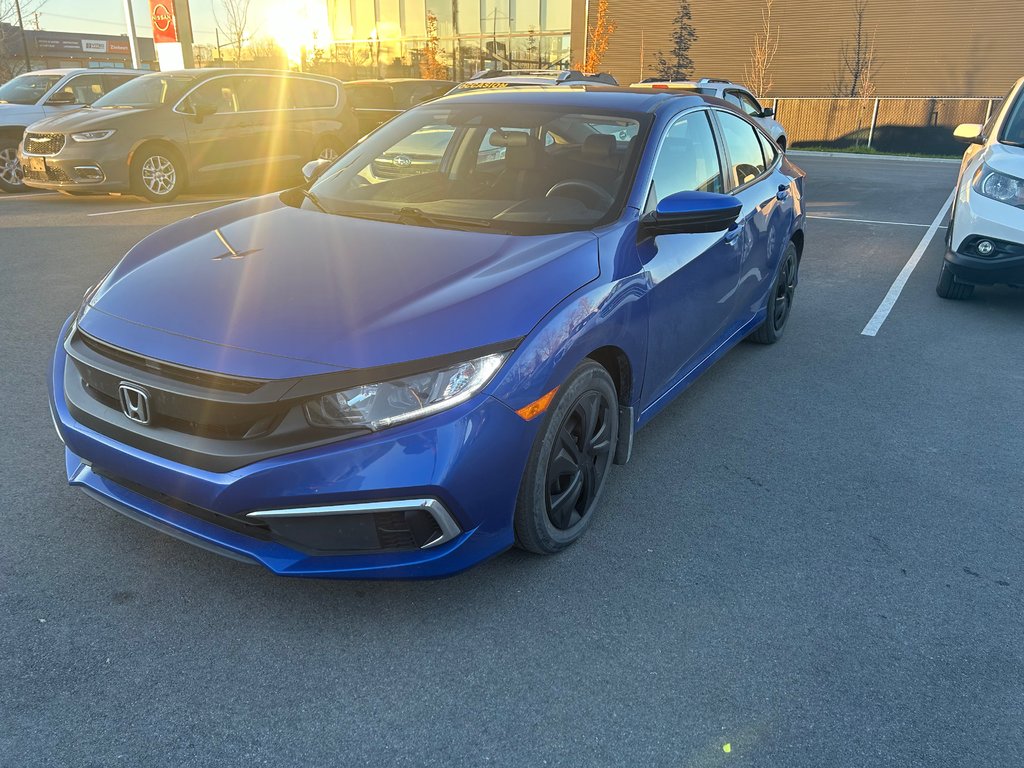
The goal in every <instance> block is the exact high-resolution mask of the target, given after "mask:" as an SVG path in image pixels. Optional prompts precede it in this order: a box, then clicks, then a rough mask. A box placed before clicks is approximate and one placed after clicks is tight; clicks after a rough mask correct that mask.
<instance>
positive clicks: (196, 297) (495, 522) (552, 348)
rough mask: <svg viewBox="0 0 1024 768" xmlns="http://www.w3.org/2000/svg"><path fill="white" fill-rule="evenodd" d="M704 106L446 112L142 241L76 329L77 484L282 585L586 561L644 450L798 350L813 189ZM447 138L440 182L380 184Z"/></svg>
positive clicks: (679, 99)
mask: <svg viewBox="0 0 1024 768" xmlns="http://www.w3.org/2000/svg"><path fill="white" fill-rule="evenodd" d="M710 101H714V103H710ZM710 101H709V100H705V98H704V97H702V96H699V95H696V94H695V95H679V94H674V93H668V92H653V93H651V92H647V93H642V92H637V91H631V90H625V89H610V88H594V87H593V86H585V87H582V88H572V89H554V88H548V89H530V90H523V89H510V90H500V91H471V92H468V93H463V94H459V95H455V96H448V97H445V98H443V99H439V100H438V101H435V102H431V103H430V104H425V105H422V106H420V107H415V108H413V109H411V110H409V111H408V112H406V113H404V114H403V115H400V116H399V117H396V118H395V119H394V120H392V121H390V122H388V123H387V124H386V125H384V126H382V127H381V128H380V129H378V130H377V131H375V132H374V133H373V134H371V135H370V136H369V137H368V138H366V139H365V140H364V141H362V142H360V143H359V144H357V145H356V146H355V147H353V148H352V149H351V150H350V151H349V152H348V153H346V154H345V155H343V156H342V157H341V158H340V159H339V160H338V161H336V162H335V163H333V164H326V163H323V164H321V165H320V170H319V173H320V175H319V177H317V178H316V179H315V181H314V182H313V183H312V185H311V186H308V187H299V188H295V189H291V190H286V191H285V192H282V193H279V194H273V195H266V196H263V197H258V198H254V199H251V200H247V201H244V202H239V203H234V204H231V205H227V206H224V207H221V208H217V209H215V210H212V211H207V212H204V213H200V214H198V215H196V216H192V217H190V218H187V219H184V220H182V221H180V222H178V223H176V224H173V225H171V226H169V227H166V228H164V229H162V230H159V231H157V232H156V233H154V234H152V235H150V236H149V237H147V238H146V239H145V240H143V241H142V242H141V243H139V244H138V245H136V246H135V247H133V248H132V249H131V250H130V251H129V253H128V254H127V255H126V256H125V257H124V259H123V260H122V261H121V262H120V264H118V265H117V266H116V267H114V269H113V270H112V271H111V272H110V273H109V274H108V275H107V276H106V277H105V278H103V279H102V280H101V282H100V283H99V285H98V286H96V287H95V288H93V289H90V290H89V291H88V292H87V293H86V295H85V297H84V300H83V302H82V305H81V308H80V309H79V310H78V311H76V312H75V313H74V314H73V315H72V316H71V317H69V318H68V320H67V322H66V323H65V325H64V328H63V329H62V330H61V332H60V336H59V340H58V342H57V346H56V350H55V354H54V358H53V366H52V373H51V393H52V394H51V408H52V409H53V415H54V421H55V425H56V427H57V431H58V433H59V434H60V436H61V438H62V439H63V440H64V442H65V443H66V447H67V451H66V459H67V474H68V478H69V480H70V482H71V483H72V484H73V485H76V486H80V487H82V488H83V489H84V490H85V491H86V492H87V493H88V494H89V495H91V496H93V497H94V498H96V499H98V500H100V501H102V502H104V503H106V504H108V505H110V506H111V507H113V508H114V509H117V510H119V511H121V512H123V513H125V514H128V515H130V516H133V517H135V518H138V519H140V520H142V521H144V522H146V523H148V524H150V525H153V526H155V527H157V528H159V529H161V530H164V531H166V532H168V533H171V534H172V535H176V536H179V537H181V538H184V539H186V540H190V541H192V542H194V543H197V544H199V545H200V546H204V547H207V548H210V549H213V550H215V551H218V552H220V553H222V554H227V555H230V556H234V557H238V558H241V559H244V560H247V561H250V562H252V561H255V562H258V563H262V564H263V565H265V566H266V567H267V568H269V569H270V570H272V571H274V572H276V573H279V574H287V575H295V576H333V577H351V578H383V577H427V576H441V575H447V574H451V573H455V572H456V571H459V570H462V569H464V568H467V567H469V566H471V565H473V564H475V563H478V562H480V561H481V560H483V559H485V558H487V557H490V556H492V555H494V554H497V553H498V552H501V551H502V550H504V549H506V548H508V547H510V546H512V545H513V544H518V545H519V546H521V547H523V548H525V549H527V550H530V551H532V552H538V553H554V552H557V551H559V550H561V549H563V548H565V547H567V546H569V545H570V544H572V543H573V542H575V541H576V540H578V539H579V537H580V536H581V535H582V534H583V532H584V531H585V530H586V529H587V528H588V526H589V525H590V524H591V521H592V519H593V516H594V514H596V512H595V510H596V509H597V508H598V506H599V503H600V500H601V497H602V493H603V491H604V488H605V485H606V480H607V477H608V471H609V468H610V466H611V464H612V463H613V462H617V463H620V464H622V463H626V462H627V461H628V459H629V456H630V452H631V449H632V445H633V440H634V433H635V432H636V430H637V429H639V428H640V427H642V426H643V425H644V424H646V423H647V422H648V421H649V420H650V419H651V418H652V417H653V416H655V415H656V414H657V413H658V412H659V411H661V410H662V409H663V408H665V406H667V405H668V404H669V403H670V402H672V400H673V399H674V398H675V397H676V396H677V395H678V394H679V393H680V392H682V391H683V390H684V389H686V387H687V386H689V384H691V383H692V382H693V381H694V379H695V378H696V377H697V376H698V375H700V373H702V372H703V371H704V370H706V369H707V368H708V367H709V366H710V365H712V364H713V363H714V362H715V361H716V360H717V359H719V358H720V357H721V356H722V355H724V354H725V353H726V351H727V350H729V349H730V348H731V347H733V346H734V345H735V344H737V343H739V342H740V341H741V340H743V339H745V338H747V337H751V338H752V339H754V340H756V341H758V342H762V343H766V344H771V343H773V342H775V341H778V340H779V339H780V337H782V335H783V333H784V331H785V329H786V327H787V321H788V319H789V317H790V310H791V307H792V302H793V297H794V291H795V289H796V285H797V275H798V268H799V264H800V258H801V254H802V253H803V249H804V209H805V205H804V203H803V201H802V199H801V198H802V195H803V176H804V174H803V173H802V172H801V170H800V169H799V168H797V167H796V166H795V165H793V163H792V162H790V161H789V160H788V159H787V158H786V157H785V156H784V155H783V154H782V153H780V152H779V151H778V149H777V147H776V145H775V144H774V143H773V142H772V141H771V140H770V139H769V138H768V136H767V135H766V134H765V133H763V131H762V130H761V129H760V128H759V127H758V126H757V125H756V124H755V123H753V122H752V121H750V120H749V119H748V118H747V117H746V116H745V115H744V114H742V113H741V112H739V111H737V110H734V109H733V108H732V107H731V106H729V105H727V104H724V103H722V102H718V101H715V100H710ZM441 126H447V127H448V129H449V130H448V134H449V140H448V143H447V146H446V149H445V152H444V158H443V161H442V163H441V165H440V166H439V167H434V168H425V169H423V172H422V173H419V174H416V175H412V176H404V177H400V178H381V179H375V178H373V176H374V174H372V173H368V169H371V167H372V165H373V163H374V162H375V161H376V159H377V158H379V157H381V156H384V155H387V154H388V153H389V152H391V151H392V149H393V148H394V147H395V146H397V145H401V144H403V143H405V142H408V141H410V139H411V137H414V136H417V135H419V134H421V133H428V134H433V133H434V132H436V131H437V129H438V127H441ZM598 128H600V129H598ZM621 132H625V135H627V136H630V138H628V139H625V140H623V139H620V138H619V135H620V133H621ZM549 137H550V139H551V140H550V141H549V140H548V139H549ZM580 137H582V139H581V140H579V139H580ZM488 146H490V147H503V148H504V150H505V153H504V156H503V157H502V159H501V160H500V161H498V162H495V161H493V160H491V159H490V158H491V152H490V149H488V148H487V147H488ZM748 362H750V363H751V364H753V362H754V358H750V359H749V360H748ZM751 375H752V376H754V377H755V378H756V374H754V373H752V374H751Z"/></svg>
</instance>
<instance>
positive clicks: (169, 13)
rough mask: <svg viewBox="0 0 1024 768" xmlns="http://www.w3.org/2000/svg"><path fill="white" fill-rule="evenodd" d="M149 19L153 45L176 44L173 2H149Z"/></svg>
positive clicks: (154, 0)
mask: <svg viewBox="0 0 1024 768" xmlns="http://www.w3.org/2000/svg"><path fill="white" fill-rule="evenodd" d="M149 18H150V21H152V22H153V42H154V43H176V42H178V29H177V27H176V26H175V21H174V0H149Z"/></svg>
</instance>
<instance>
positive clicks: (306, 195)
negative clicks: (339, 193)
mask: <svg viewBox="0 0 1024 768" xmlns="http://www.w3.org/2000/svg"><path fill="white" fill-rule="evenodd" d="M299 192H301V193H302V196H303V197H304V198H306V199H307V200H309V202H311V203H312V204H313V205H315V206H316V207H317V208H318V209H320V211H321V212H322V213H331V211H328V210H327V209H326V208H324V204H323V203H321V202H320V198H319V197H317V196H316V194H315V193H313V192H310V191H309V190H308V189H303V188H302V187H299Z"/></svg>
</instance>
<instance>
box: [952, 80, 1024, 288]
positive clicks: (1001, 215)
mask: <svg viewBox="0 0 1024 768" xmlns="http://www.w3.org/2000/svg"><path fill="white" fill-rule="evenodd" d="M953 135H954V136H955V137H956V138H957V139H959V140H960V141H963V142H966V143H967V144H968V147H967V151H966V152H964V158H963V162H962V163H961V165H960V176H959V178H958V180H957V186H956V198H955V199H954V202H953V210H952V212H951V213H950V219H949V227H948V228H947V229H946V256H945V258H944V259H943V260H942V269H941V271H940V272H939V284H938V285H937V286H936V291H937V292H938V294H939V296H941V297H942V298H944V299H966V298H968V297H969V296H970V295H971V294H972V293H973V292H974V286H975V285H996V284H1000V283H1003V284H1009V285H1020V286H1024V77H1022V78H1021V79H1020V80H1018V81H1017V82H1016V83H1015V84H1014V86H1013V88H1012V89H1011V90H1010V94H1009V95H1008V96H1007V97H1006V99H1005V100H1004V101H1003V106H1002V108H1001V109H1000V110H999V112H998V113H996V115H995V116H994V117H992V119H991V120H989V122H988V123H987V124H986V125H978V124H974V123H965V124H964V125H960V126H957V129H956V130H955V131H954V133H953Z"/></svg>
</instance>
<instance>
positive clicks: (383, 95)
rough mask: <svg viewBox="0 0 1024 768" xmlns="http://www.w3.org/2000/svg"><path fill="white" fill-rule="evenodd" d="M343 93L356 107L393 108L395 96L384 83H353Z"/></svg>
mask: <svg viewBox="0 0 1024 768" xmlns="http://www.w3.org/2000/svg"><path fill="white" fill-rule="evenodd" d="M345 93H346V94H347V95H348V97H349V99H350V100H351V102H352V106H353V107H355V108H356V109H395V97H394V96H392V94H391V89H390V88H389V87H388V86H386V85H353V86H352V87H350V88H346V89H345ZM406 106H408V105H406Z"/></svg>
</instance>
